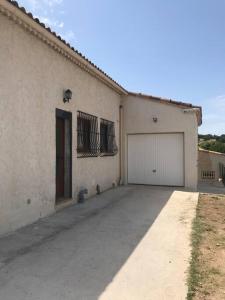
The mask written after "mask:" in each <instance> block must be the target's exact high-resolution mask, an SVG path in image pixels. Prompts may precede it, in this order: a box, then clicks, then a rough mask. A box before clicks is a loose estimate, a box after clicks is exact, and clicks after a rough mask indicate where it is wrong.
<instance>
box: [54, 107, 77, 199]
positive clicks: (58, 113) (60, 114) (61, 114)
mask: <svg viewBox="0 0 225 300" xmlns="http://www.w3.org/2000/svg"><path fill="white" fill-rule="evenodd" d="M57 118H61V119H64V120H67V121H68V122H69V128H68V129H69V150H70V155H69V160H70V164H69V169H70V170H69V177H70V178H69V182H68V183H69V197H66V198H67V199H68V198H72V165H73V164H72V113H71V112H69V111H65V110H62V109H58V108H56V110H55V151H56V143H57V137H56V122H57ZM64 163H65V162H64ZM56 184H57V180H56V152H55V203H56V200H57V197H56ZM64 184H65V182H64ZM64 198H65V197H64ZM66 198H65V199H66Z"/></svg>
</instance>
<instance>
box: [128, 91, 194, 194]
mask: <svg viewBox="0 0 225 300" xmlns="http://www.w3.org/2000/svg"><path fill="white" fill-rule="evenodd" d="M123 113H124V123H123V127H124V139H123V140H124V142H123V149H124V152H123V153H124V159H123V162H124V168H123V170H124V173H123V178H124V182H125V183H126V182H127V135H128V134H131V133H161V132H163V133H172V132H182V133H184V168H185V174H184V177H185V187H186V188H191V189H196V187H197V178H198V175H197V159H198V149H197V142H198V124H197V117H196V114H195V112H188V113H184V109H183V108H180V107H177V106H173V105H168V104H163V103H162V102H159V101H158V100H156V101H153V100H149V99H146V98H143V97H140V96H131V95H130V96H128V97H126V98H124V99H123ZM153 117H157V118H158V122H157V123H154V122H153V119H152V118H153ZM168 159H169V158H168Z"/></svg>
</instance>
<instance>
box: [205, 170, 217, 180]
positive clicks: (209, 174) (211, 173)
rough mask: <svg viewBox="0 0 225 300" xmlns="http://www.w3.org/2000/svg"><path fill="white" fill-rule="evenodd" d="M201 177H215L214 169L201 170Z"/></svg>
mask: <svg viewBox="0 0 225 300" xmlns="http://www.w3.org/2000/svg"><path fill="white" fill-rule="evenodd" d="M202 179H215V171H202Z"/></svg>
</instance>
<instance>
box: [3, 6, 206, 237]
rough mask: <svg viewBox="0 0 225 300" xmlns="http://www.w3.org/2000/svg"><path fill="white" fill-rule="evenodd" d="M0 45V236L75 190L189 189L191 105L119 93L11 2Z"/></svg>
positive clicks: (193, 159)
mask: <svg viewBox="0 0 225 300" xmlns="http://www.w3.org/2000/svg"><path fill="white" fill-rule="evenodd" d="M0 41H1V43H0V78H1V80H0V99H1V110H0V140H1V147H0V154H1V159H0V179H1V180H0V193H1V198H0V207H1V209H0V234H2V233H5V232H8V231H10V230H13V229H15V228H18V227H20V226H23V225H26V224H28V223H31V222H33V221H35V220H37V219H38V218H40V217H43V216H46V215H48V214H51V213H53V212H54V211H55V208H56V207H58V206H59V205H65V204H70V203H73V202H76V201H77V198H78V193H79V191H80V190H81V189H83V188H87V189H88V196H91V195H94V194H96V189H97V188H98V189H99V188H100V190H101V191H104V190H106V189H108V188H111V187H112V186H115V185H117V184H121V183H125V184H126V183H134V184H153V185H171V186H185V187H186V188H191V189H195V188H196V186H197V177H198V176H197V156H198V149H197V134H198V125H200V124H201V108H200V107H195V106H192V105H191V104H186V103H182V102H177V101H172V100H167V99H161V98H158V97H153V96H146V95H142V94H135V93H130V92H128V91H126V90H125V89H124V88H123V87H121V86H120V85H119V84H118V83H116V82H115V81H114V80H113V79H111V78H110V77H109V76H108V75H106V74H105V73H104V72H103V71H101V70H100V69H99V68H98V67H96V66H95V65H94V64H92V63H91V62H90V61H88V60H87V59H86V58H85V57H83V56H82V55H81V54H80V53H78V52H77V51H76V50H74V49H73V48H72V47H70V45H69V44H66V42H65V41H63V40H62V39H61V38H60V37H58V36H56V34H55V33H53V32H51V30H50V29H49V28H45V26H44V25H43V24H41V23H40V22H39V20H38V19H34V18H33V16H32V14H28V13H26V11H25V10H24V9H23V8H19V7H18V4H17V3H16V2H15V1H9V0H2V1H1V2H0ZM65 91H66V92H65ZM71 92H72V95H71ZM71 97H72V98H71ZM70 98H71V99H70Z"/></svg>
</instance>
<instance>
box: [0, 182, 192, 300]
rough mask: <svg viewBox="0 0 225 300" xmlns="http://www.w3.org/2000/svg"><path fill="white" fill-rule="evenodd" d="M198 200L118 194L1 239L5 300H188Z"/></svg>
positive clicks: (163, 193)
mask: <svg viewBox="0 0 225 300" xmlns="http://www.w3.org/2000/svg"><path fill="white" fill-rule="evenodd" d="M197 198H198V194H197V193H190V192H185V191H180V192H179V191H176V190H175V189H172V188H161V187H145V186H125V187H120V188H117V189H114V190H110V191H108V192H105V193H103V194H102V195H100V196H96V197H94V198H92V199H90V200H89V201H87V202H86V203H84V204H81V205H74V206H71V207H68V208H66V209H64V210H62V211H60V212H58V213H56V214H55V215H53V216H51V217H48V218H45V219H42V220H40V221H38V222H36V223H35V224H33V225H30V226H27V227H25V228H23V229H21V230H19V231H17V232H15V233H13V234H11V235H9V236H7V237H4V238H1V239H0V299H2V300H14V299H15V300H37V299H41V300H76V299H77V300H86V299H101V300H103V299H104V300H106V299H107V300H117V299H118V300H133V299H135V300H137V299H138V300H140V299H148V300H150V299H152V300H157V299H159V300H163V299H166V300H170V299H171V300H172V299H173V300H176V299H179V300H181V299H185V297H186V293H187V288H186V285H185V280H186V271H187V268H188V260H189V258H190V245H189V242H190V241H189V236H190V231H191V221H192V219H193V217H194V215H195V208H196V203H197Z"/></svg>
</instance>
